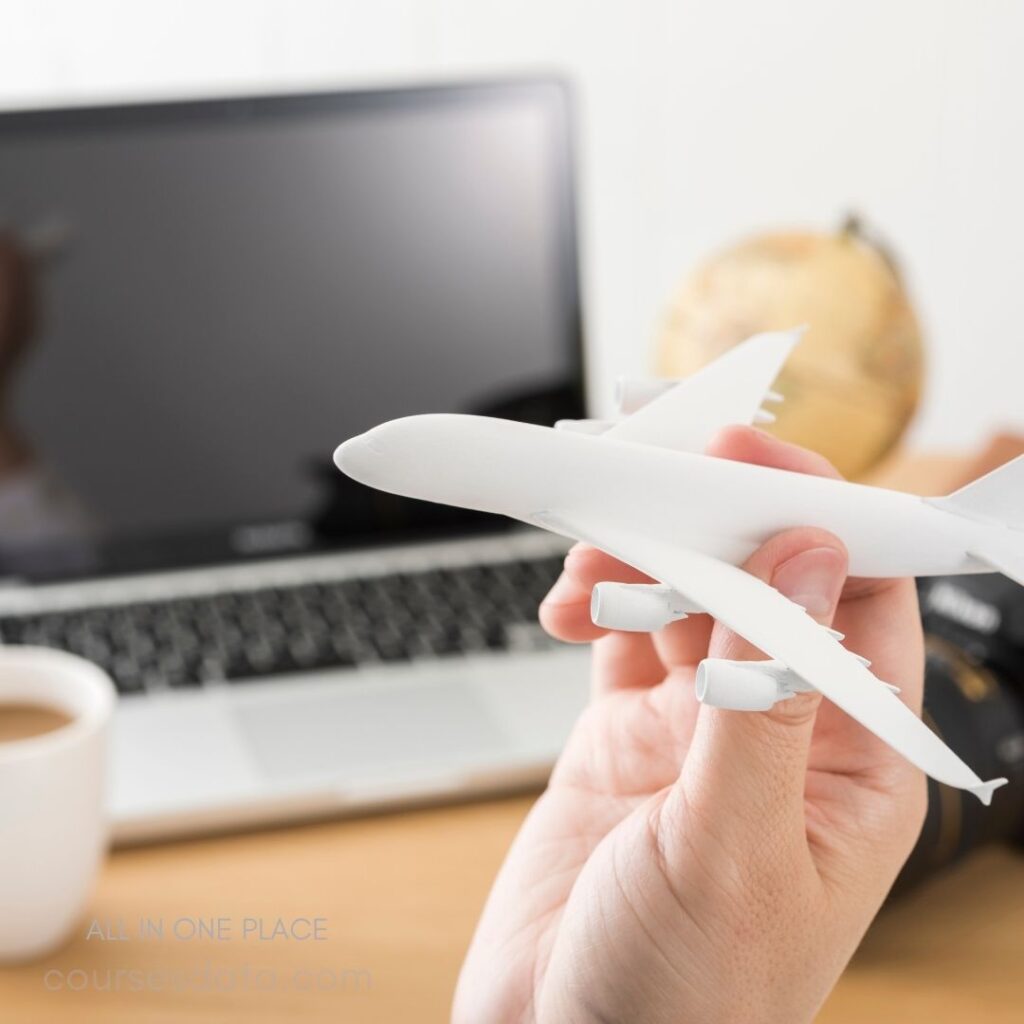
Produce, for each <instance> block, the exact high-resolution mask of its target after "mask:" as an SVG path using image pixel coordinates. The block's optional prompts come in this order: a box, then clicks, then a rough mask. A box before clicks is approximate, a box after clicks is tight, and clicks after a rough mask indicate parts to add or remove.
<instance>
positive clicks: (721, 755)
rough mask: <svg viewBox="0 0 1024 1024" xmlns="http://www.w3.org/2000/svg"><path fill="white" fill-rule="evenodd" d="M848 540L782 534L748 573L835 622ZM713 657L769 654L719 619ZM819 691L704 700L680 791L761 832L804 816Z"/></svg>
mask: <svg viewBox="0 0 1024 1024" xmlns="http://www.w3.org/2000/svg"><path fill="white" fill-rule="evenodd" d="M846 568H847V557H846V549H845V548H844V547H843V544H842V542H841V541H840V540H839V539H838V538H837V537H835V536H833V535H832V534H829V533H826V532H824V531H822V530H812V529H796V530H789V531H787V532H785V533H782V534H779V535H777V536H776V537H774V538H773V539H772V540H770V541H769V542H768V543H767V544H765V545H764V546H763V547H761V548H760V549H759V550H758V551H756V552H755V553H754V555H753V556H751V558H750V560H749V561H748V562H747V564H746V565H745V566H744V569H746V571H747V572H749V573H751V574H752V575H754V576H757V577H759V578H761V579H763V580H766V581H767V582H769V583H770V584H771V585H772V586H773V587H775V588H776V589H777V590H778V591H779V592H780V593H782V594H784V595H785V596H786V597H788V598H789V599H790V600H792V601H794V602H795V603H797V604H799V605H802V606H803V607H804V608H806V609H807V612H808V614H809V615H811V616H812V617H813V618H815V619H816V620H817V621H818V622H820V623H822V624H823V625H830V624H831V622H832V617H833V616H834V615H835V611H836V606H837V605H838V603H839V597H840V594H841V592H842V589H843V583H844V582H845V580H846ZM709 654H710V655H711V656H712V657H717V658H729V659H732V660H764V659H765V658H766V655H765V654H764V653H762V652H761V651H759V650H757V648H755V647H753V646H751V644H749V643H748V642H747V641H746V640H744V639H743V638H742V637H740V636H738V635H737V634H735V633H733V632H732V631H731V630H729V629H727V628H726V627H725V626H723V625H722V624H721V623H718V624H716V626H715V631H714V633H713V635H712V638H711V643H710V646H709ZM820 702H821V697H820V695H818V694H817V693H800V694H797V695H796V696H795V697H792V698H790V699H789V700H786V701H781V702H780V703H778V704H776V705H775V706H774V707H773V708H772V709H771V710H770V711H763V712H748V711H724V710H721V709H719V708H713V707H708V706H707V705H702V706H701V709H700V713H699V715H698V717H697V725H696V729H695V731H694V736H693V741H692V742H691V744H690V750H689V753H688V754H687V757H686V761H685V763H684V765H683V771H682V774H681V776H680V779H679V786H680V787H681V789H682V793H681V794H680V795H682V796H684V797H685V799H686V801H687V803H690V804H692V805H695V806H697V807H705V808H708V809H710V808H712V807H714V808H717V810H716V813H715V818H714V820H715V821H716V822H720V823H721V824H722V826H723V827H729V825H730V823H731V825H732V826H733V827H734V828H740V829H746V830H747V832H748V834H749V829H750V827H751V825H753V827H754V829H755V834H758V835H762V836H763V834H764V833H763V832H762V831H761V829H763V828H764V827H765V826H770V824H771V823H772V822H773V821H778V820H779V819H784V818H786V817H789V816H796V817H797V819H798V820H800V821H802V820H803V797H804V786H805V780H806V772H807V755H808V751H809V749H810V744H811V735H812V732H813V730H814V719H815V714H816V712H817V709H818V705H819V703H820Z"/></svg>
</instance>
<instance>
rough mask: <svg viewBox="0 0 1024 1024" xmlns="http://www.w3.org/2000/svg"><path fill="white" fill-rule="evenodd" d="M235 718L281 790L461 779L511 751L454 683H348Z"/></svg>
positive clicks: (467, 691)
mask: <svg viewBox="0 0 1024 1024" xmlns="http://www.w3.org/2000/svg"><path fill="white" fill-rule="evenodd" d="M235 713H236V714H237V716H238V720H239V722H240V724H241V727H242V732H243V736H244V739H245V741H246V742H247V744H248V745H249V747H250V749H251V752H252V754H253V758H254V760H255V761H256V763H257V764H258V765H259V766H260V767H261V768H262V769H263V771H264V772H266V774H267V775H268V776H269V777H270V778H271V779H274V780H277V781H281V782H287V781H297V780H299V779H303V778H309V779H323V778H325V777H330V778H336V779H337V780H338V782H339V783H340V784H342V785H344V783H345V782H346V781H351V782H353V783H361V782H365V781H373V780H375V779H386V778H388V777H391V776H395V775H397V774H402V773H403V771H405V770H410V769H414V770H416V771H417V772H422V771H425V770H426V771H431V770H437V771H445V772H447V771H449V770H451V771H458V770H460V769H463V768H469V767H474V768H475V767H479V766H480V765H481V764H482V763H485V762H487V761H490V760H492V759H494V760H498V761H500V760H502V758H503V756H504V757H507V755H508V750H509V748H510V743H509V740H508V738H507V737H506V735H505V733H504V732H503V731H502V729H501V728H500V726H499V725H498V723H497V722H496V721H495V720H494V718H493V717H492V716H491V715H490V714H489V713H488V711H487V710H486V708H485V707H484V706H483V705H482V704H481V702H480V700H479V699H478V697H477V695H476V694H475V693H474V692H473V688H472V687H471V686H469V685H467V684H465V683H463V682H461V681H458V680H444V679H422V678H419V679H415V678H414V679H413V680H407V681H403V682H401V683H396V682H394V681H392V680H387V681H382V680H373V681H369V680H368V681H367V682H366V683H362V682H356V681H354V680H353V681H351V682H345V683H341V684H338V683H335V684H334V685H332V686H330V687H327V688H324V689H320V688H318V689H317V690H315V691H313V692H308V691H307V692H306V693H300V692H298V691H294V692H293V693H291V694H289V695H288V696H278V695H275V696H274V697H269V696H268V699H257V700H253V701H241V702H239V704H238V705H236V707H235Z"/></svg>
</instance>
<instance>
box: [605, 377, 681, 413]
mask: <svg viewBox="0 0 1024 1024" xmlns="http://www.w3.org/2000/svg"><path fill="white" fill-rule="evenodd" d="M678 383H679V382H678V381H675V380H659V379H658V378H657V377H619V378H618V380H616V382H615V405H616V406H617V408H618V410H619V412H620V413H621V414H622V415H623V416H628V415H629V414H630V413H633V412H636V411H637V409H642V408H643V407H644V406H645V405H646V404H647V403H648V402H651V401H653V400H654V399H655V398H657V397H658V396H659V395H663V394H664V393H665V392H666V391H668V390H669V389H670V388H672V387H674V386H675V385H676V384H678Z"/></svg>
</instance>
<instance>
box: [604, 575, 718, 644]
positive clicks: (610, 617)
mask: <svg viewBox="0 0 1024 1024" xmlns="http://www.w3.org/2000/svg"><path fill="white" fill-rule="evenodd" d="M700 611H701V609H700V608H697V607H696V606H694V605H691V604H688V603H687V602H686V600H685V599H684V598H683V596H682V595H681V594H680V593H678V591H675V590H673V589H672V588H671V587H669V586H666V585H665V584H663V583H598V584H596V585H595V587H594V589H593V591H591V595H590V617H591V619H593V620H594V625H596V626H602V627H603V628H605V629H622V630H627V631H630V632H639V633H650V632H653V631H655V630H658V629H661V628H662V627H663V626H667V625H668V624H669V623H670V622H675V621H676V620H677V619H685V618H686V616H687V615H688V614H690V613H692V612H700Z"/></svg>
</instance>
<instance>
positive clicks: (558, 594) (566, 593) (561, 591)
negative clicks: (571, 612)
mask: <svg viewBox="0 0 1024 1024" xmlns="http://www.w3.org/2000/svg"><path fill="white" fill-rule="evenodd" d="M579 589H580V588H579V584H577V583H575V582H574V581H573V580H572V579H571V578H570V577H569V576H566V574H565V573H564V572H563V573H562V575H561V576H559V577H558V579H557V580H555V583H554V586H553V587H552V588H551V589H550V590H549V591H548V592H547V596H546V597H545V598H544V600H543V601H541V604H571V603H572V602H574V601H578V600H579V597H580V595H579Z"/></svg>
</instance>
